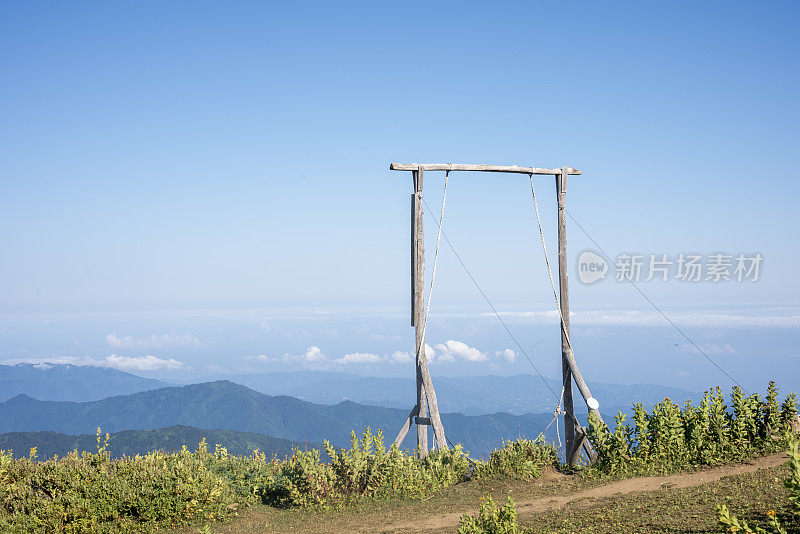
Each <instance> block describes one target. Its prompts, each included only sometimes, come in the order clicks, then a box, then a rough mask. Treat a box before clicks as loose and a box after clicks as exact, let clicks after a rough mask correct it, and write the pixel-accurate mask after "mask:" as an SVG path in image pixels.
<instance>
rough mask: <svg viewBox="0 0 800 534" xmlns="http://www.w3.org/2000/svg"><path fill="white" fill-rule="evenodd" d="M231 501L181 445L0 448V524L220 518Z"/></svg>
mask: <svg viewBox="0 0 800 534" xmlns="http://www.w3.org/2000/svg"><path fill="white" fill-rule="evenodd" d="M237 507H238V504H237V502H236V500H235V498H234V492H233V489H232V488H231V487H230V486H229V485H228V484H226V483H225V481H224V480H223V479H222V478H221V477H219V476H218V475H216V474H214V473H212V472H210V471H209V470H208V469H207V468H206V465H205V462H204V461H203V460H202V459H201V458H200V457H199V456H198V455H195V454H192V453H191V452H187V451H184V452H181V453H178V454H165V453H160V452H156V453H151V454H148V455H146V456H136V457H133V458H130V457H125V458H122V459H118V460H111V459H110V457H109V455H108V454H107V453H106V452H105V451H103V452H99V453H97V454H91V453H86V452H84V453H82V454H80V455H79V454H78V453H77V452H72V453H70V454H68V455H67V456H66V457H64V458H53V459H51V460H47V461H44V462H36V461H34V460H31V459H18V460H14V459H13V458H12V456H11V452H10V451H8V452H5V451H3V452H0V531H2V532H129V531H136V530H140V529H142V528H144V527H167V526H177V525H182V524H188V523H192V522H196V521H204V520H216V519H223V518H225V517H227V516H230V515H232V514H233V513H235V510H236V508H237Z"/></svg>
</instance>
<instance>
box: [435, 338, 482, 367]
mask: <svg viewBox="0 0 800 534" xmlns="http://www.w3.org/2000/svg"><path fill="white" fill-rule="evenodd" d="M456 359H460V360H466V361H468V362H484V361H487V360H488V359H489V358H488V357H487V356H486V354H485V353H483V352H481V351H479V350H478V349H476V348H474V347H470V346H469V345H467V344H466V343H464V342H462V341H456V340H453V339H449V340H447V341H445V342H444V343H440V344H438V345H436V358H435V359H434V358H431V360H432V361H437V362H452V361H454V360H456Z"/></svg>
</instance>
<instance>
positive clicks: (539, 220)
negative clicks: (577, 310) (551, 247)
mask: <svg viewBox="0 0 800 534" xmlns="http://www.w3.org/2000/svg"><path fill="white" fill-rule="evenodd" d="M529 178H530V181H531V195H533V209H534V211H535V212H536V222H537V223H538V224H539V237H541V239H542V249H543V250H544V262H545V264H547V275H548V276H549V277H550V287H552V288H553V297H554V298H555V300H556V311H558V316H559V317H560V318H561V331H562V332H563V333H564V337H565V338H566V340H567V345H569V348H572V341H571V340H570V339H569V332H567V329H566V327H565V326H564V315H563V314H562V313H561V301H560V300H559V298H558V291H557V290H556V283H555V281H554V280H553V270H552V269H551V268H550V258H549V257H548V256H547V243H546V242H545V239H544V230H543V229H542V218H541V217H540V216H539V204H538V203H537V202H536V190H534V188H533V175H532V174H531V175H529ZM561 396H562V398H563V396H564V388H563V387H562V388H561Z"/></svg>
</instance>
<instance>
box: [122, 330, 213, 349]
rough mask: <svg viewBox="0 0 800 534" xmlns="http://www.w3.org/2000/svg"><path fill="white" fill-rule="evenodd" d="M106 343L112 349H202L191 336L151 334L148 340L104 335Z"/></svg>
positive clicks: (200, 344) (173, 333)
mask: <svg viewBox="0 0 800 534" xmlns="http://www.w3.org/2000/svg"><path fill="white" fill-rule="evenodd" d="M106 343H107V344H108V346H109V347H114V348H133V347H142V348H163V347H169V346H183V347H202V346H203V344H202V343H200V340H199V339H197V338H196V337H194V336H192V335H191V334H177V333H175V332H170V333H169V334H153V335H151V336H150V337H148V338H144V339H135V338H133V337H131V336H124V337H121V336H118V335H117V334H116V333H111V334H108V335H106Z"/></svg>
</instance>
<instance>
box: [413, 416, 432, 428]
mask: <svg viewBox="0 0 800 534" xmlns="http://www.w3.org/2000/svg"><path fill="white" fill-rule="evenodd" d="M414 422H415V423H417V424H418V425H428V426H430V425H432V424H433V423H431V418H430V417H415V418H414Z"/></svg>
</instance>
